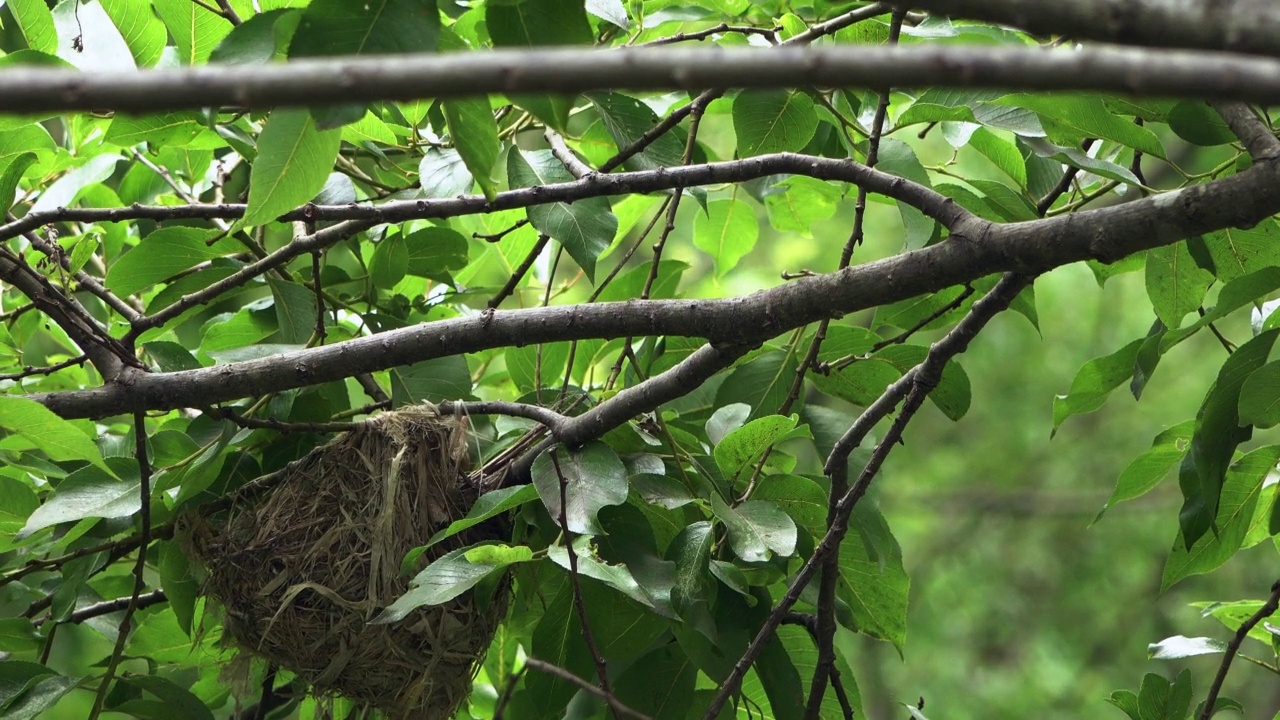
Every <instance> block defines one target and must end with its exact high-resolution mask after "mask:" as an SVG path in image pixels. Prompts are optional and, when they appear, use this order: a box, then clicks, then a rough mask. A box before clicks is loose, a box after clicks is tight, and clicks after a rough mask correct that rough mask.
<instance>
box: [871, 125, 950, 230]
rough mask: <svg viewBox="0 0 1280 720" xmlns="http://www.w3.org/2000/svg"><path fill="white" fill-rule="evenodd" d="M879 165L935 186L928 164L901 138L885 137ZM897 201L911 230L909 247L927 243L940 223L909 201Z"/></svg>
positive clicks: (893, 173)
mask: <svg viewBox="0 0 1280 720" xmlns="http://www.w3.org/2000/svg"><path fill="white" fill-rule="evenodd" d="M876 169H877V170H883V171H884V172H887V173H889V174H891V175H897V176H898V177H904V178H906V179H908V180H911V181H913V182H916V183H919V184H920V185H924V186H925V187H932V186H931V185H930V183H929V173H927V172H925V169H924V166H923V165H921V164H920V159H919V158H918V157H916V152H915V150H913V149H912V148H911V146H910V145H908V144H906V143H904V142H902V141H901V140H895V139H894V138H884V139H883V140H881V141H880V162H879V163H878V164H877V165H876ZM895 204H896V205H897V206H898V214H899V215H901V216H902V225H903V226H904V227H905V229H906V232H907V235H906V245H907V247H909V248H919V247H924V245H925V244H926V243H928V242H929V239H930V238H931V237H933V231H934V225H935V224H936V223H934V221H933V220H932V219H930V218H928V217H925V215H924V213H922V212H920V211H919V210H917V209H916V208H914V207H912V206H910V205H908V204H906V203H901V202H900V203H895Z"/></svg>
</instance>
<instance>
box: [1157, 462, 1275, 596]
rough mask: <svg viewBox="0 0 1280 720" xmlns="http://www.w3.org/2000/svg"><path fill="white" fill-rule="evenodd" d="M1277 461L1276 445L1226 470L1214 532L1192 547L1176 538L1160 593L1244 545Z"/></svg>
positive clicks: (1218, 564)
mask: <svg viewBox="0 0 1280 720" xmlns="http://www.w3.org/2000/svg"><path fill="white" fill-rule="evenodd" d="M1278 460H1280V445H1269V446H1267V447H1263V448H1259V449H1257V450H1254V451H1253V452H1251V453H1249V454H1247V455H1245V456H1244V457H1242V458H1240V460H1238V461H1237V462H1235V463H1233V464H1232V465H1231V467H1230V468H1229V469H1228V470H1227V474H1226V478H1225V479H1224V480H1223V482H1222V491H1221V494H1220V499H1219V500H1218V507H1217V516H1216V517H1215V518H1214V527H1215V528H1216V529H1217V531H1216V532H1212V533H1209V532H1206V533H1204V534H1202V535H1201V536H1200V537H1199V538H1197V539H1196V540H1195V541H1194V543H1188V542H1186V539H1185V537H1183V536H1181V534H1180V535H1179V537H1178V538H1177V540H1175V541H1174V543H1173V550H1172V551H1171V552H1170V554H1169V560H1168V562H1166V563H1165V566H1164V577H1163V579H1162V580H1161V590H1162V591H1163V590H1165V589H1168V588H1169V587H1170V586H1172V585H1173V584H1174V583H1176V582H1178V581H1179V580H1181V579H1183V578H1185V577H1188V576H1190V575H1197V574H1201V573H1207V572H1210V571H1212V570H1215V569H1217V568H1219V567H1221V566H1222V564H1223V563H1225V562H1226V561H1227V560H1230V559H1231V557H1232V556H1233V555H1235V554H1236V551H1237V550H1239V549H1240V547H1241V546H1242V545H1243V543H1244V538H1245V535H1246V534H1247V533H1248V531H1249V526H1250V525H1251V524H1252V522H1253V517H1254V509H1255V508H1256V507H1257V505H1258V499H1259V497H1260V496H1261V494H1262V483H1263V481H1264V480H1266V477H1267V473H1269V472H1271V471H1273V470H1274V469H1275V466H1276V462H1277V461H1278Z"/></svg>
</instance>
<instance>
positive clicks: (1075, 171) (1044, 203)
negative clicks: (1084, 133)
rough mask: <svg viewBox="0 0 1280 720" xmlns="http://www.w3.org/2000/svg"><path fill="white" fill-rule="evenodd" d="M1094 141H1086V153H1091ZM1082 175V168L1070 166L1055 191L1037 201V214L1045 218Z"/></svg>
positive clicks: (1090, 139) (1054, 187) (1055, 186)
mask: <svg viewBox="0 0 1280 720" xmlns="http://www.w3.org/2000/svg"><path fill="white" fill-rule="evenodd" d="M1093 142H1094V141H1093V139H1092V138H1089V139H1086V140H1085V141H1084V151H1085V152H1089V147H1090V146H1091V145H1092V144H1093ZM1079 174H1080V168H1078V167H1076V166H1075V165H1068V166H1067V169H1066V170H1065V171H1064V172H1063V173H1062V177H1061V178H1060V179H1059V180H1058V184H1057V185H1054V186H1053V189H1052V190H1050V191H1049V192H1047V193H1045V196H1044V197H1042V198H1040V199H1039V200H1037V201H1036V214H1037V215H1039V216H1040V217H1044V215H1045V213H1047V212H1049V208H1051V207H1053V204H1054V203H1055V202H1057V201H1058V198H1060V197H1062V196H1063V195H1065V194H1066V192H1067V191H1068V190H1070V189H1071V183H1072V182H1074V181H1075V179H1076V175H1079Z"/></svg>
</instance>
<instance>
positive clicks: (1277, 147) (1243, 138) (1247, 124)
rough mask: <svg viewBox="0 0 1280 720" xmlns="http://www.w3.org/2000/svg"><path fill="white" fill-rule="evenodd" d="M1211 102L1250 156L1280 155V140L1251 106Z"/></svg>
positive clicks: (1238, 103) (1239, 103) (1237, 103)
mask: <svg viewBox="0 0 1280 720" xmlns="http://www.w3.org/2000/svg"><path fill="white" fill-rule="evenodd" d="M1212 104H1213V109H1214V110H1217V111H1218V114H1219V115H1221V116H1222V119H1223V120H1224V121H1225V122H1226V123H1227V127H1229V128H1231V132H1233V133H1235V134H1236V137H1238V138H1240V142H1242V143H1244V148H1245V150H1248V151H1249V154H1250V155H1251V156H1253V157H1254V158H1260V157H1276V156H1277V155H1280V140H1277V139H1276V135H1275V133H1273V132H1271V128H1269V127H1267V124H1266V123H1264V122H1262V120H1261V119H1260V118H1259V117H1258V116H1257V114H1256V113H1254V112H1253V109H1252V108H1250V107H1249V106H1248V105H1245V104H1244V103H1241V102H1215V103H1212Z"/></svg>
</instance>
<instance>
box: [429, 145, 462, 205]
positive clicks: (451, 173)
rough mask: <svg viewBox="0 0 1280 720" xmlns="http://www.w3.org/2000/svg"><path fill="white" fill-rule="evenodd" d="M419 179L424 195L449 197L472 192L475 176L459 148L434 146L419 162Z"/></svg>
mask: <svg viewBox="0 0 1280 720" xmlns="http://www.w3.org/2000/svg"><path fill="white" fill-rule="evenodd" d="M418 181H419V182H420V183H421V184H422V194H423V195H426V196H427V197H429V198H447V197H454V196H456V195H464V194H466V193H468V192H470V191H471V185H472V183H473V182H475V178H473V177H472V176H471V171H470V170H468V169H467V164H466V162H464V161H463V159H462V155H461V154H459V153H458V151H457V150H450V149H445V150H440V149H436V148H432V149H430V150H427V152H426V153H425V154H424V155H423V156H422V162H421V163H419V164H418Z"/></svg>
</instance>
